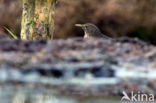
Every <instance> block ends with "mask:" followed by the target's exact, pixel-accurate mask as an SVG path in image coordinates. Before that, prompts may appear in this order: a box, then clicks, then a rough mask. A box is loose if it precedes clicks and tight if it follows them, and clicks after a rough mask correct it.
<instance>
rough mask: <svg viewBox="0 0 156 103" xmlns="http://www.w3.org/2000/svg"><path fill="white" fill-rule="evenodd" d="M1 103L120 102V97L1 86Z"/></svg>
mask: <svg viewBox="0 0 156 103" xmlns="http://www.w3.org/2000/svg"><path fill="white" fill-rule="evenodd" d="M0 103H120V101H119V99H113V98H109V99H108V98H102V97H83V98H82V97H76V96H67V95H66V96H65V95H64V94H63V93H60V92H58V91H57V90H53V89H45V88H44V89H42V88H34V87H33V88H31V86H29V87H27V86H26V87H25V86H20V87H19V86H16V87H14V86H8V85H7V86H1V87H0Z"/></svg>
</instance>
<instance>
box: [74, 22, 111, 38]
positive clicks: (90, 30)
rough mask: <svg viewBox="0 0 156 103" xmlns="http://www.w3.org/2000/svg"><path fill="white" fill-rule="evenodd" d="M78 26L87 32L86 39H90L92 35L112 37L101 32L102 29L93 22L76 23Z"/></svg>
mask: <svg viewBox="0 0 156 103" xmlns="http://www.w3.org/2000/svg"><path fill="white" fill-rule="evenodd" d="M75 26H77V27H81V28H82V29H83V31H84V33H85V35H84V39H89V38H90V37H96V38H104V39H112V38H110V37H108V36H106V35H104V34H103V33H101V31H100V29H99V28H98V27H97V26H96V25H94V24H92V23H85V24H75Z"/></svg>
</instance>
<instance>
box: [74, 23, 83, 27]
mask: <svg viewBox="0 0 156 103" xmlns="http://www.w3.org/2000/svg"><path fill="white" fill-rule="evenodd" d="M75 26H77V27H84V25H83V24H75Z"/></svg>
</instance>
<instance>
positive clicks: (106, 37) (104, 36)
mask: <svg viewBox="0 0 156 103" xmlns="http://www.w3.org/2000/svg"><path fill="white" fill-rule="evenodd" d="M101 36H102V37H103V38H105V39H112V38H110V37H108V36H106V35H104V34H101Z"/></svg>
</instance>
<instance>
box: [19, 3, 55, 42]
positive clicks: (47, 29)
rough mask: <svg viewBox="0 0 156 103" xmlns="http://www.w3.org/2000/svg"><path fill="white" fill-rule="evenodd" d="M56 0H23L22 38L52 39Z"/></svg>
mask: <svg viewBox="0 0 156 103" xmlns="http://www.w3.org/2000/svg"><path fill="white" fill-rule="evenodd" d="M55 1H56V0H23V15H22V30H21V39H22V40H38V39H47V40H49V39H52V38H53V32H54V10H55Z"/></svg>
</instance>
